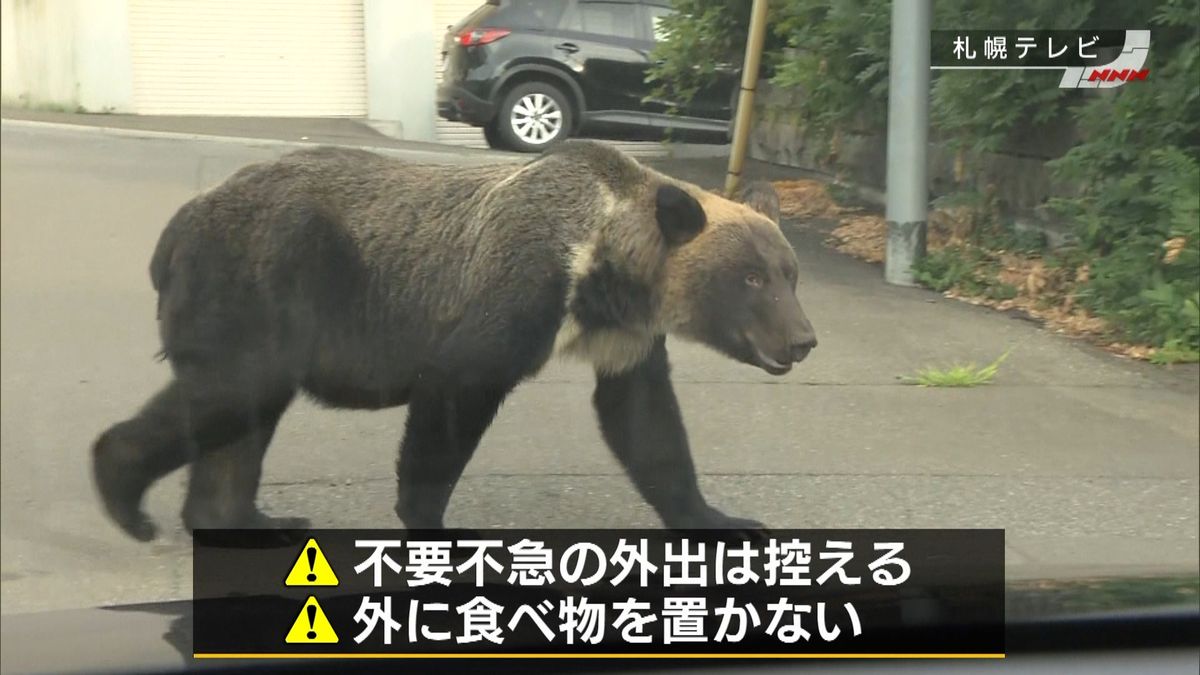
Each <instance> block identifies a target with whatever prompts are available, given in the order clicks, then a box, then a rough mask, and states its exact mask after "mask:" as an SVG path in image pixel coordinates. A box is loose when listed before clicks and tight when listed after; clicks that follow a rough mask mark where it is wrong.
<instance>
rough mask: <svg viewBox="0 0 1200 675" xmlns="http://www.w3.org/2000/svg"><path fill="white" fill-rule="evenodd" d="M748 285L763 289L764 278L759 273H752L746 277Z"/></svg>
mask: <svg viewBox="0 0 1200 675" xmlns="http://www.w3.org/2000/svg"><path fill="white" fill-rule="evenodd" d="M746 285H747V286H749V287H751V288H762V286H763V278H762V276H761V275H759V274H758V272H751V273H749V274H747V275H746Z"/></svg>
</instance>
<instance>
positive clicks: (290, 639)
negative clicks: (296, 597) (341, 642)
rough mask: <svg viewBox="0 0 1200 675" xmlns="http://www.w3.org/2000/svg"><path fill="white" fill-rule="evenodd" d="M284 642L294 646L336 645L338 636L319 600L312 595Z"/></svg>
mask: <svg viewBox="0 0 1200 675" xmlns="http://www.w3.org/2000/svg"><path fill="white" fill-rule="evenodd" d="M283 641H284V642H286V643H288V644H293V645H294V644H309V645H312V644H334V643H336V642H337V641H338V636H337V633H335V632H333V626H331V625H330V624H329V618H328V617H326V616H325V612H324V611H323V610H322V609H321V605H319V604H317V599H316V598H314V597H313V596H311V595H310V596H308V600H307V601H306V602H305V603H304V608H303V609H301V610H300V614H299V616H297V617H296V622H295V623H293V624H292V629H291V630H289V631H288V634H287V637H286V638H284V640H283Z"/></svg>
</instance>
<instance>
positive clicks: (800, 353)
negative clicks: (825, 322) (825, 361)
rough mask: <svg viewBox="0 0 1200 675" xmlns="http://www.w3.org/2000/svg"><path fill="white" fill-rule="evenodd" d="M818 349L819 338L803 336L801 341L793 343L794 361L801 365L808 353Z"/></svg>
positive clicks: (809, 335)
mask: <svg viewBox="0 0 1200 675" xmlns="http://www.w3.org/2000/svg"><path fill="white" fill-rule="evenodd" d="M816 348H817V336H816V335H812V334H811V333H810V334H808V335H804V336H802V337H801V338H800V339H799V340H797V341H796V342H794V343H792V361H793V362H794V363H800V362H801V361H803V360H804V358H805V357H806V356H808V353H809V352H811V351H812V350H814V349H816Z"/></svg>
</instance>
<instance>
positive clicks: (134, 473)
mask: <svg viewBox="0 0 1200 675" xmlns="http://www.w3.org/2000/svg"><path fill="white" fill-rule="evenodd" d="M183 401H184V393H183V387H182V385H181V383H180V382H179V381H178V380H175V381H173V382H171V383H170V384H168V385H167V386H166V387H165V388H164V389H163V390H162V391H160V392H159V393H158V394H156V395H155V396H154V398H152V399H150V401H149V402H148V403H147V404H146V405H145V406H144V407H143V408H142V409H141V411H139V412H138V414H137V415H136V416H134V417H133V418H131V419H128V420H125V421H124V422H120V423H118V424H116V425H114V426H112V427H111V428H109V429H108V430H107V431H105V432H104V433H103V434H101V435H100V437H99V438H98V439H97V440H96V442H95V444H94V445H93V446H92V475H93V478H94V480H95V482H96V488H97V490H98V491H99V493H100V499H101V501H102V502H103V503H104V508H105V510H106V511H107V512H108V515H109V517H111V518H112V519H113V520H114V521H115V522H116V523H117V525H118V526H120V528H121V529H122V530H124V531H125V532H126V533H128V534H129V535H130V536H131V537H133V538H134V539H137V540H139V541H150V540H151V539H153V538H154V537H155V535H156V533H157V531H156V528H155V526H154V523H153V522H151V520H150V518H149V517H147V516H146V514H145V513H144V512H143V511H142V497H143V496H144V495H145V494H146V490H147V489H149V487H150V486H151V485H152V484H153V483H154V482H155V481H157V480H158V479H159V478H162V477H163V476H165V475H167V474H168V473H170V472H172V471H174V470H175V469H178V468H179V467H181V466H183V465H184V464H186V463H187V461H188V456H189V455H188V447H187V443H186V438H185V427H184V420H183V419H182V417H181V416H180V411H181V409H182V407H183Z"/></svg>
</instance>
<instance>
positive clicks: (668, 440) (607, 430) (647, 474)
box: [592, 337, 766, 538]
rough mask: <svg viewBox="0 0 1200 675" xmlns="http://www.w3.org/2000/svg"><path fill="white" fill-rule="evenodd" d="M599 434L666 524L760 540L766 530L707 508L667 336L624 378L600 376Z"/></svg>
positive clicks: (595, 399)
mask: <svg viewBox="0 0 1200 675" xmlns="http://www.w3.org/2000/svg"><path fill="white" fill-rule="evenodd" d="M592 402H593V404H594V405H595V407H596V413H597V415H598V416H599V419H600V430H601V432H602V433H603V435H604V440H605V441H606V442H607V443H608V447H609V448H610V449H611V450H612V451H613V454H615V455H616V456H617V459H618V460H620V462H621V465H622V466H624V467H625V471H626V473H628V474H629V477H630V478H631V479H632V480H633V483H634V485H636V486H637V489H638V492H640V493H641V495H642V497H643V498H644V499H645V500H646V501H647V502H648V503H649V504H650V505H651V506H652V507H654V509H655V511H657V512H658V515H659V517H660V518H662V521H663V524H664V525H666V526H667V527H668V528H671V529H677V530H689V529H725V530H735V531H738V532H739V533H741V534H742V535H743V536H747V537H749V538H760V537H761V536H762V535H763V533H764V531H765V529H766V527H765V526H764V525H763V524H762V523H760V522H758V521H756V520H750V519H747V518H735V517H732V516H727V515H725V514H724V513H722V512H720V511H718V510H717V509H715V508H713V507H711V506H709V505H708V503H707V502H706V501H705V499H704V496H703V495H702V494H701V493H700V486H699V484H698V483H697V481H696V469H695V466H694V465H693V463H692V453H691V449H690V448H689V447H688V440H687V430H686V429H685V428H684V425H683V417H682V415H681V414H680V411H679V403H678V401H677V400H676V398H675V390H674V388H673V387H672V385H671V373H670V365H669V363H668V361H667V347H666V338H665V337H659V338H658V339H657V341H656V342H655V344H654V347H653V349H652V350H651V351H650V355H649V356H648V357H647V358H646V360H645V361H643V362H642V363H640V364H639V365H637V366H635V367H634V368H633V369H631V370H629V371H626V372H624V373H621V374H619V375H606V374H603V373H598V374H597V376H596V391H595V395H594V396H593V398H592Z"/></svg>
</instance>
